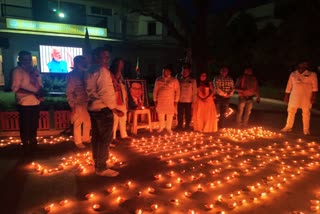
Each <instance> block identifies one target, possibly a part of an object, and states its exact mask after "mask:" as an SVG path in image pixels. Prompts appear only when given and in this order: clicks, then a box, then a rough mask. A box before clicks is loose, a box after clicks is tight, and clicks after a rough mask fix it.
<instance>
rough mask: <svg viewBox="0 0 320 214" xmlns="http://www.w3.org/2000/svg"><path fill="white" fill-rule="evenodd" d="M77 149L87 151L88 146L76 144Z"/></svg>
mask: <svg viewBox="0 0 320 214" xmlns="http://www.w3.org/2000/svg"><path fill="white" fill-rule="evenodd" d="M76 147H78V149H85V148H86V146H85V145H83V144H82V143H76Z"/></svg>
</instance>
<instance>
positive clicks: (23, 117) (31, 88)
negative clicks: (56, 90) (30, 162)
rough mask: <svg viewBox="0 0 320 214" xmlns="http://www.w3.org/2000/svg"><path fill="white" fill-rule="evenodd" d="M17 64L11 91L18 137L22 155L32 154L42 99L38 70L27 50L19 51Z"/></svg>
mask: <svg viewBox="0 0 320 214" xmlns="http://www.w3.org/2000/svg"><path fill="white" fill-rule="evenodd" d="M18 60H19V62H18V66H17V67H16V68H14V69H13V72H12V85H11V89H12V92H14V93H15V97H16V102H17V110H18V112H19V127H20V138H21V143H22V148H23V152H24V155H27V156H28V155H33V153H34V152H35V151H36V149H37V129H38V123H39V122H38V120H39V114H40V102H41V101H43V97H42V96H41V95H42V93H41V92H42V87H43V85H42V82H41V77H40V72H39V71H38V70H37V69H35V68H34V67H33V65H32V55H31V53H30V52H29V51H20V52H19V58H18Z"/></svg>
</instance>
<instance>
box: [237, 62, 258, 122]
mask: <svg viewBox="0 0 320 214" xmlns="http://www.w3.org/2000/svg"><path fill="white" fill-rule="evenodd" d="M235 90H236V91H237V92H238V94H239V104H238V112H237V117H236V122H237V124H238V125H244V126H246V125H248V121H249V117H250V114H251V110H252V107H253V97H255V96H256V102H257V103H259V102H260V93H259V84H258V81H257V78H256V77H255V76H254V75H253V70H252V68H250V67H247V68H245V70H244V74H243V75H242V76H241V77H239V78H238V79H237V81H236V84H235Z"/></svg>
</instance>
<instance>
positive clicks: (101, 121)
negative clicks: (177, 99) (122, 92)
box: [86, 47, 123, 177]
mask: <svg viewBox="0 0 320 214" xmlns="http://www.w3.org/2000/svg"><path fill="white" fill-rule="evenodd" d="M92 57H93V61H94V64H93V65H92V66H91V69H89V71H88V75H87V77H86V91H87V94H88V100H89V102H88V111H89V114H90V119H91V125H92V138H91V144H92V156H93V160H94V166H95V171H96V174H97V175H99V176H107V177H115V176H117V175H118V174H119V173H118V172H117V171H115V170H112V169H110V167H109V166H107V164H106V162H107V160H108V158H109V146H110V143H111V141H112V135H113V132H112V130H113V114H117V116H119V117H122V116H123V112H122V111H120V110H118V109H116V107H117V102H116V94H115V90H114V85H113V82H112V77H111V73H110V71H109V62H110V51H109V50H108V49H106V48H103V47H99V48H96V49H95V50H94V51H93V56H92Z"/></svg>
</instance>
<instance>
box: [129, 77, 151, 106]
mask: <svg viewBox="0 0 320 214" xmlns="http://www.w3.org/2000/svg"><path fill="white" fill-rule="evenodd" d="M126 86H127V90H128V108H129V109H142V108H144V107H147V106H148V95H147V88H146V81H145V80H126Z"/></svg>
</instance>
